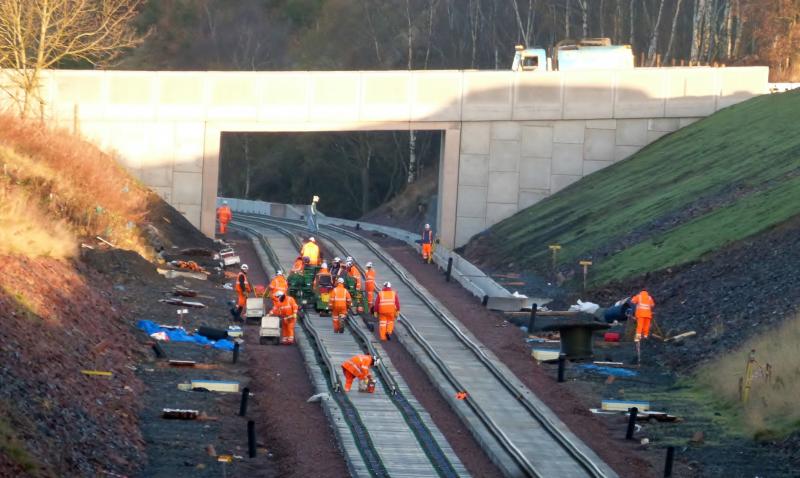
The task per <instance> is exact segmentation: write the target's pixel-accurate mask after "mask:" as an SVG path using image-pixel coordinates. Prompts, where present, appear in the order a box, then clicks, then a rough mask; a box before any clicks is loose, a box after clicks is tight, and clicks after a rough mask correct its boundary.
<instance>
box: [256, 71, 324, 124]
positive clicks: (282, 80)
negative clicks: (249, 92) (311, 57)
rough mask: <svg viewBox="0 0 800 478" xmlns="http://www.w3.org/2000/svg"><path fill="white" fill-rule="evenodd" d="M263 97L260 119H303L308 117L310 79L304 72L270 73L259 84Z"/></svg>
mask: <svg viewBox="0 0 800 478" xmlns="http://www.w3.org/2000/svg"><path fill="white" fill-rule="evenodd" d="M261 88H262V92H261V95H262V97H263V99H264V103H263V104H262V106H261V108H260V111H259V119H260V120H261V121H275V120H276V119H280V120H282V121H303V120H306V119H308V108H309V102H310V98H309V97H310V95H311V92H310V88H311V80H310V79H309V77H308V75H306V74H305V73H283V74H280V75H271V76H270V77H268V78H267V79H266V81H264V82H263V83H262V84H261Z"/></svg>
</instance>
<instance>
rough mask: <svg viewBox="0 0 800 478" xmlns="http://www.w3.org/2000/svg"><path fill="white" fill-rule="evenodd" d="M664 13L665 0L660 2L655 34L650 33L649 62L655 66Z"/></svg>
mask: <svg viewBox="0 0 800 478" xmlns="http://www.w3.org/2000/svg"><path fill="white" fill-rule="evenodd" d="M663 13H664V0H661V2H659V4H658V15H657V16H656V25H655V26H654V27H653V34H652V35H650V47H649V48H648V49H647V64H648V65H649V66H653V65H655V63H656V51H657V49H658V33H659V30H660V28H661V16H662V14H663Z"/></svg>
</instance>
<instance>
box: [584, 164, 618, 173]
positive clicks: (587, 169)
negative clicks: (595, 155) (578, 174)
mask: <svg viewBox="0 0 800 478" xmlns="http://www.w3.org/2000/svg"><path fill="white" fill-rule="evenodd" d="M612 164H614V161H584V162H583V175H584V176H588V175H590V174H592V173H595V172H597V171H600V170H601V169H603V168H606V167H608V166H611V165H612Z"/></svg>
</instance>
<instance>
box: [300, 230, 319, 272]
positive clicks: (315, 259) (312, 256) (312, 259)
mask: <svg viewBox="0 0 800 478" xmlns="http://www.w3.org/2000/svg"><path fill="white" fill-rule="evenodd" d="M300 255H301V256H303V257H308V260H309V264H310V265H312V266H318V265H319V259H320V257H319V246H318V245H317V240H316V239H314V238H313V237H309V238H308V242H306V243H305V244H303V248H302V249H300Z"/></svg>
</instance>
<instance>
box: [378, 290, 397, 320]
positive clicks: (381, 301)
mask: <svg viewBox="0 0 800 478" xmlns="http://www.w3.org/2000/svg"><path fill="white" fill-rule="evenodd" d="M375 309H376V311H377V312H378V314H380V315H384V314H386V315H391V316H394V315H396V314H397V313H398V312H400V301H399V300H398V299H397V293H396V292H395V291H393V290H382V291H380V292H378V303H377V304H375Z"/></svg>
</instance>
